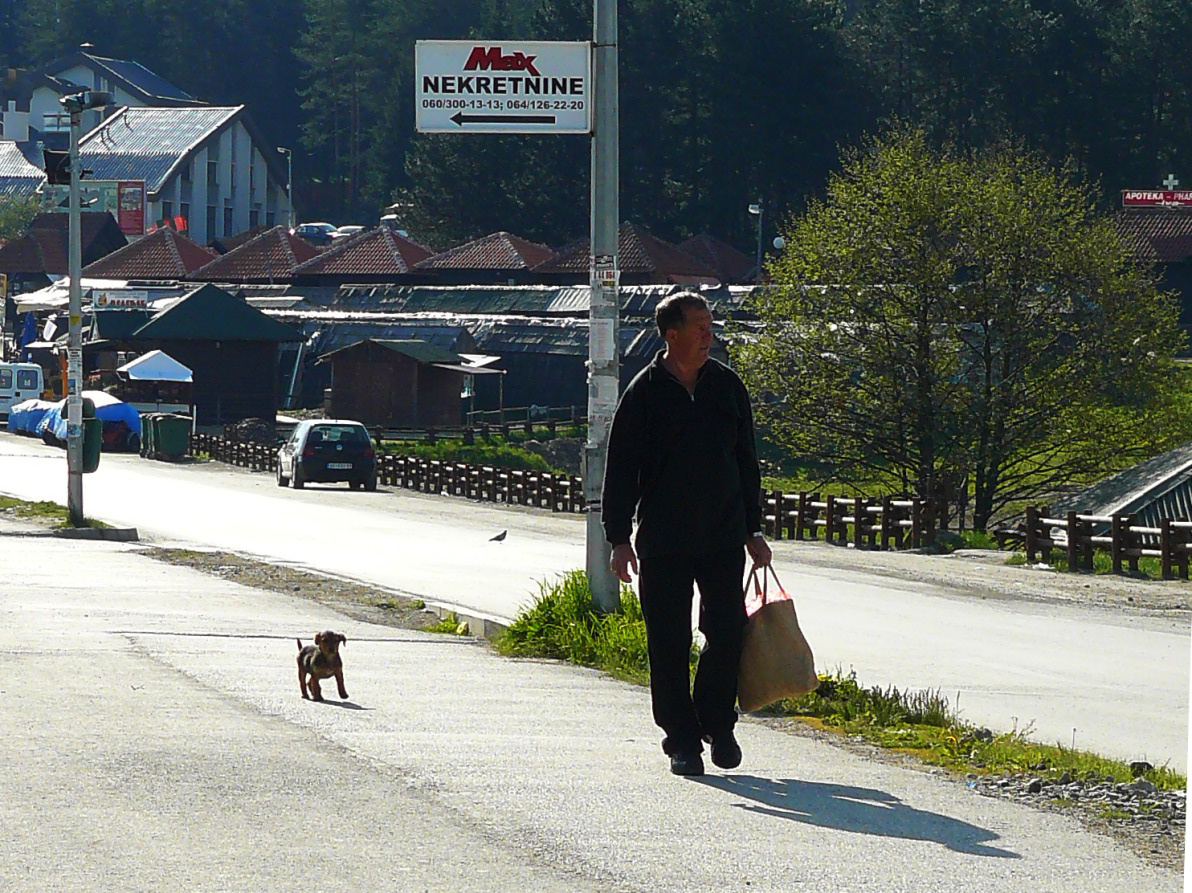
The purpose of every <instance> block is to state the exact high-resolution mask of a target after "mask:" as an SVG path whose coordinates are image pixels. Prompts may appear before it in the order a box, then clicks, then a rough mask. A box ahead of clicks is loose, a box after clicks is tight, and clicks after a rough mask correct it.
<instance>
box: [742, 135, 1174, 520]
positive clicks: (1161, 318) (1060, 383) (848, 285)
mask: <svg viewBox="0 0 1192 893" xmlns="http://www.w3.org/2000/svg"><path fill="white" fill-rule="evenodd" d="M1072 177H1073V172H1072V170H1071V169H1070V168H1064V169H1061V170H1058V171H1056V170H1053V169H1051V168H1050V167H1049V166H1048V165H1047V164H1046V163H1045V162H1044V161H1043V160H1042V159H1041V158H1039V157H1038V156H1037V155H1034V154H1031V153H1029V152H1026V151H1024V150H1023V149H1021V147H1019V146H1016V145H1009V144H1003V145H1000V146H997V147H994V148H991V149H987V150H981V151H961V150H959V149H956V148H954V147H951V146H948V145H945V146H943V147H933V145H932V144H931V143H930V142H929V141H928V139H927V137H926V136H925V135H924V133H923V132H922V131H921V130H915V129H910V128H902V129H898V130H895V131H894V132H892V133H891V134H889V135H888V136H886V137H884V138H881V139H874V140H870V141H868V142H867V143H865V144H864V146H863V147H862V148H861V149H859V150H852V151H849V152H847V153H845V156H844V160H843V170H842V171H841V172H840V173H839V174H837V175H834V176H833V177H832V178H831V180H830V182H829V185H828V191H827V198H826V199H825V200H824V201H822V202H813V203H812V205H811V206H810V207H809V209H808V210H807V212H806V213H805V214H803V215H802V216H800V217H798V218H797V219H795V220H793V221H792V222H791V224H790V226H789V228H788V231H787V232H786V241H787V249H786V251H785V253H784V254H783V255H782V256H781V257H780V258H779V259H778V260H777V261H776V262H775V263H774V264H773V266H772V268H771V273H772V275H773V282H774V287H773V288H771V289H768V290H767V291H765V292H764V293H762V294H761V295H760V296H759V297H758V298H757V299H756V300H755V309H756V311H757V313H758V315H759V317H760V319H761V321H762V328H761V331H760V333H758V334H757V336H756V337H755V338H748V339H746V341H745V342H744V343H743V345H742V346H741V347H740V348H739V350H738V355H737V359H738V361H739V363H740V368H741V371H742V374H743V376H744V377H745V379H746V381H747V382H748V383H749V384H750V385H751V386H752V387H754V388H755V389H757V390H758V391H759V392H760V393H764V394H767V395H769V399H766V400H763V401H761V405H760V407H759V415H760V416H761V417H762V418H763V420H764V421H765V423H766V424H767V425H768V427H769V428H770V429H771V431H772V432H773V436H774V438H775V439H776V440H777V441H778V442H780V443H781V444H783V445H784V446H786V447H788V448H789V449H790V450H791V451H792V452H793V453H794V454H795V455H797V456H801V457H803V458H805V459H808V460H815V461H819V462H822V463H826V464H827V465H829V466H830V467H832V468H833V469H834V470H835V471H836V473H837V474H838V475H839V476H840V477H842V478H844V479H850V478H851V479H853V480H857V479H864V480H879V481H884V482H885V483H886V484H892V485H898V486H902V487H904V488H907V489H914V490H916V491H917V492H918V493H919V494H920V495H923V496H939V495H943V496H951V497H952V499H953V501H955V498H956V495H957V493H956V491H957V489H958V488H959V489H962V490H963V492H965V493H969V492H971V493H972V495H973V499H974V503H973V526H974V528H975V529H978V530H984V529H986V527H987V525H988V524H989V523H990V521H991V519H993V518H994V517H995V516H996V514H997V513H998V512H999V511H1000V510H1002V509H1004V508H1005V507H1006V506H1007V505H1008V504H1010V503H1012V502H1015V501H1018V500H1021V499H1025V498H1040V497H1042V496H1045V495H1047V494H1050V493H1053V492H1055V491H1057V490H1060V489H1063V488H1065V487H1069V486H1071V485H1074V484H1077V483H1081V482H1083V481H1086V480H1087V479H1088V477H1089V476H1090V475H1093V474H1095V473H1097V472H1098V471H1101V470H1104V469H1106V468H1107V466H1110V465H1113V464H1114V463H1116V462H1120V461H1121V460H1122V458H1123V456H1122V450H1123V449H1126V448H1128V447H1131V448H1137V447H1139V446H1141V447H1143V448H1146V447H1148V446H1150V445H1152V444H1153V442H1154V441H1155V439H1156V438H1161V437H1162V436H1163V434H1162V433H1161V432H1163V431H1164V430H1167V431H1170V428H1165V427H1164V426H1165V425H1168V424H1170V422H1165V421H1164V413H1163V412H1161V411H1156V410H1158V409H1159V408H1160V407H1164V408H1166V407H1168V406H1169V402H1168V401H1169V398H1170V397H1171V395H1172V391H1173V382H1174V380H1175V375H1174V373H1173V364H1172V357H1173V355H1174V353H1175V351H1176V350H1178V348H1179V347H1180V345H1181V344H1182V340H1183V336H1182V334H1181V333H1180V331H1179V330H1178V328H1177V324H1176V316H1177V313H1176V306H1175V302H1174V301H1173V300H1172V297H1171V296H1170V295H1168V294H1166V293H1163V292H1161V291H1159V290H1158V289H1157V287H1156V284H1155V280H1154V276H1153V275H1152V273H1151V272H1150V271H1147V270H1143V269H1140V268H1139V267H1137V266H1136V265H1135V264H1134V263H1133V262H1132V260H1131V255H1130V253H1129V251H1128V249H1127V248H1126V247H1125V246H1123V244H1122V243H1121V241H1120V240H1119V238H1118V236H1117V235H1116V231H1115V229H1114V227H1113V225H1112V222H1111V221H1110V220H1109V219H1106V218H1105V217H1103V216H1100V215H1099V214H1098V212H1097V210H1096V206H1095V199H1094V196H1093V193H1092V190H1090V189H1089V188H1087V187H1083V186H1078V185H1073V183H1072ZM1156 432H1160V433H1156Z"/></svg>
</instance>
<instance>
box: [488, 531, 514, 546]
mask: <svg viewBox="0 0 1192 893" xmlns="http://www.w3.org/2000/svg"><path fill="white" fill-rule="evenodd" d="M508 532H509V531H508V530H502V531H501V532H500V533H498V534H497V535H496V536H493V537H489V540H488V541H489V542H490V543H500V542H503V541H504V539H505V534H507V533H508Z"/></svg>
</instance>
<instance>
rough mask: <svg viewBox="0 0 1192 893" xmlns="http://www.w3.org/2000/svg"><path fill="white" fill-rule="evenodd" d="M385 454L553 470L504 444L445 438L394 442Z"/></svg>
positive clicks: (538, 459) (547, 465) (548, 465)
mask: <svg viewBox="0 0 1192 893" xmlns="http://www.w3.org/2000/svg"><path fill="white" fill-rule="evenodd" d="M382 446H383V449H384V450H385V452H386V453H389V454H392V455H396V456H412V457H413V458H415V459H424V460H426V461H428V462H434V461H439V462H464V463H467V464H468V465H491V466H492V467H493V468H505V469H509V470H510V471H554V470H555V469H553V468H551V466H550V464H549V463H548V462H547V461H546V460H545V459H543V458H542V457H541V456H539V455H537V454H536V453H531V452H530V451H528V450H523V449H521V448H520V447H516V446H510V445H509V444H505V443H484V442H481V443H476V444H473V445H472V446H465V445H464V444H463V442H462V441H458V440H442V441H439V442H437V443H409V442H407V441H391V442H387V443H385V444H383V445H382Z"/></svg>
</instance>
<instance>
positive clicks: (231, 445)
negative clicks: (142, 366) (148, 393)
mask: <svg viewBox="0 0 1192 893" xmlns="http://www.w3.org/2000/svg"><path fill="white" fill-rule="evenodd" d="M200 454H205V455H207V456H210V457H211V458H212V459H216V460H218V461H220V462H228V463H230V464H232V465H239V466H241V467H242V468H249V469H251V470H253V471H269V472H272V471H276V470H277V446H276V445H267V444H259V443H241V442H238V441H232V440H227V439H225V438H223V437H220V436H218V435H215V434H201V433H199V434H195V435H194V436H193V437H192V438H191V440H190V455H192V456H196V455H200ZM377 479H378V481H380V482H381V483H383V484H386V485H387V486H390V487H402V488H404V489H407V490H416V491H418V492H420V493H435V494H438V495H443V496H462V497H464V498H467V499H475V500H479V501H482V502H500V503H505V504H507V505H526V506H534V507H536V508H546V509H550V510H551V511H552V512H574V513H579V512H583V511H584V486H583V481H582V480H581V479H580V478H579V477H576V476H575V475H566V474H552V473H551V472H546V471H520V470H511V469H507V468H493V467H491V466H488V465H469V464H467V463H464V462H442V461H439V460H437V459H417V458H414V457H412V456H394V455H382V456H380V457H379V458H378V463H377Z"/></svg>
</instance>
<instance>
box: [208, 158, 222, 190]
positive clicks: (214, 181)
mask: <svg viewBox="0 0 1192 893" xmlns="http://www.w3.org/2000/svg"><path fill="white" fill-rule="evenodd" d="M207 185H208V186H218V185H219V162H218V161H208V162H207Z"/></svg>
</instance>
